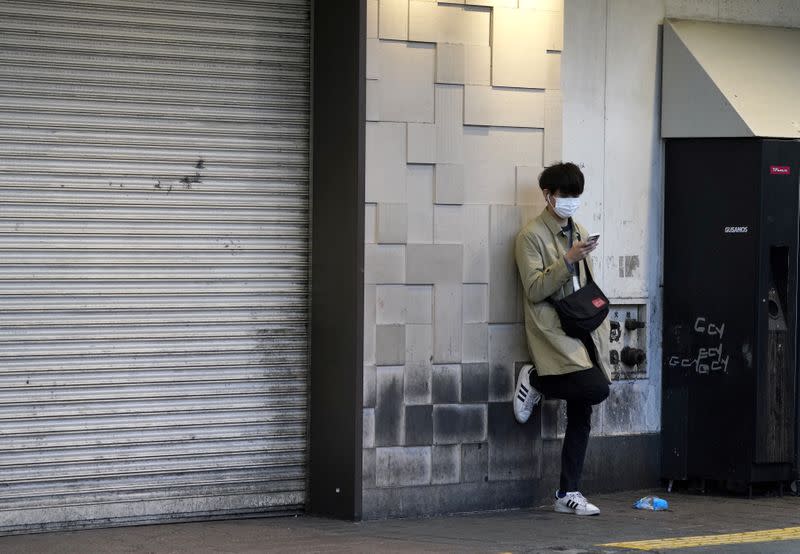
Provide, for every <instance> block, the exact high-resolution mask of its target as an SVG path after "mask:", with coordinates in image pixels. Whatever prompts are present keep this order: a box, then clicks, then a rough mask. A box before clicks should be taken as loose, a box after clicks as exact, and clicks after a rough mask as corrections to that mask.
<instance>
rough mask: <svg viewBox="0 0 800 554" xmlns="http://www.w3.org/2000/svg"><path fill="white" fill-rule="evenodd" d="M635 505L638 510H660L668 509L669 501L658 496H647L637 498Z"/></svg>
mask: <svg viewBox="0 0 800 554" xmlns="http://www.w3.org/2000/svg"><path fill="white" fill-rule="evenodd" d="M633 507H634V508H636V509H637V510H651V511H654V512H658V511H661V510H668V509H669V503H668V502H667V501H666V500H664V499H663V498H659V497H657V496H645V497H644V498H640V499H639V500H637V501H636V503H635V504H634V505H633Z"/></svg>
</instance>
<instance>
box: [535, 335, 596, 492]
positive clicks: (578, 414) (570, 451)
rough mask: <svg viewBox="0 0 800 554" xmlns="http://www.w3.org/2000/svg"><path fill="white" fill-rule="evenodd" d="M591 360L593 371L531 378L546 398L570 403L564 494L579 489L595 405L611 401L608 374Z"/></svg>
mask: <svg viewBox="0 0 800 554" xmlns="http://www.w3.org/2000/svg"><path fill="white" fill-rule="evenodd" d="M592 350H593V349H592ZM590 352H591V353H592V354H594V352H592V351H590ZM591 358H592V361H593V362H594V363H595V365H594V366H593V367H592V368H591V369H586V370H583V371H576V372H574V373H567V374H565V375H548V376H545V377H539V376H538V375H536V373H533V374H532V375H531V384H532V385H533V386H534V387H536V390H538V391H539V392H541V393H542V394H543V395H544V396H545V397H546V398H561V399H563V400H566V401H567V431H566V434H565V435H564V446H563V447H562V449H561V480H560V482H559V490H560V491H561V492H572V491H579V490H580V486H581V475H582V474H583V460H584V458H586V447H587V445H588V444H589V432H590V431H591V427H592V406H594V405H596V404H600V403H601V402H602V401H603V400H605V399H606V398H608V381H607V380H606V375H605V373H603V370H602V369H600V368H599V367H598V366H597V360H596V358H595V356H591Z"/></svg>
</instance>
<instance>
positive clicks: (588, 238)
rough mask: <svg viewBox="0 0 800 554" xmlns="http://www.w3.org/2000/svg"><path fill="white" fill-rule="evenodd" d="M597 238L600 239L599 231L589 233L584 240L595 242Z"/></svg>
mask: <svg viewBox="0 0 800 554" xmlns="http://www.w3.org/2000/svg"><path fill="white" fill-rule="evenodd" d="M598 240H600V233H591V234H590V235H589V236H588V237H586V242H597V241H598Z"/></svg>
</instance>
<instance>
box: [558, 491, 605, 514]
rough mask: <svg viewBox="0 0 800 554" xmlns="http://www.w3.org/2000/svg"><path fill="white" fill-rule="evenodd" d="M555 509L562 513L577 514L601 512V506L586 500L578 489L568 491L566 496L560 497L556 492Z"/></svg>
mask: <svg viewBox="0 0 800 554" xmlns="http://www.w3.org/2000/svg"><path fill="white" fill-rule="evenodd" d="M554 507H555V510H556V511H557V512H559V513H562V514H575V515H577V516H596V515H598V514H599V513H600V508H598V507H597V506H595V505H594V504H592V503H591V502H589V501H588V500H586V499H585V498H584V497H583V495H582V494H581V493H579V492H577V491H575V492H568V493H567V495H566V496H565V497H564V498H559V497H558V492H556V501H555V505H554Z"/></svg>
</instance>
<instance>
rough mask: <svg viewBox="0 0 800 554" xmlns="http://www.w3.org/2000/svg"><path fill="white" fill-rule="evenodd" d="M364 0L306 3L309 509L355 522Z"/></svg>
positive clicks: (361, 303)
mask: <svg viewBox="0 0 800 554" xmlns="http://www.w3.org/2000/svg"><path fill="white" fill-rule="evenodd" d="M365 14H366V0H337V1H336V2H332V1H331V0H314V2H313V16H312V17H313V24H312V29H313V43H312V60H313V61H312V64H313V67H312V102H311V103H312V152H311V155H312V186H311V191H312V244H311V248H312V250H311V252H312V254H311V259H312V263H311V312H312V313H311V374H310V387H311V392H310V408H311V414H310V428H309V433H310V442H311V446H310V459H309V481H310V484H309V503H308V509H309V511H310V512H311V513H314V514H318V515H326V516H332V517H339V518H347V519H360V518H361V427H362V420H361V403H362V379H363V363H364V356H363V350H364V346H363V345H364V340H363V335H364V127H365V120H366V97H365V88H366V81H365V78H366V56H365V48H366V37H365V34H366V20H365V19H366V15H365Z"/></svg>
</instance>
